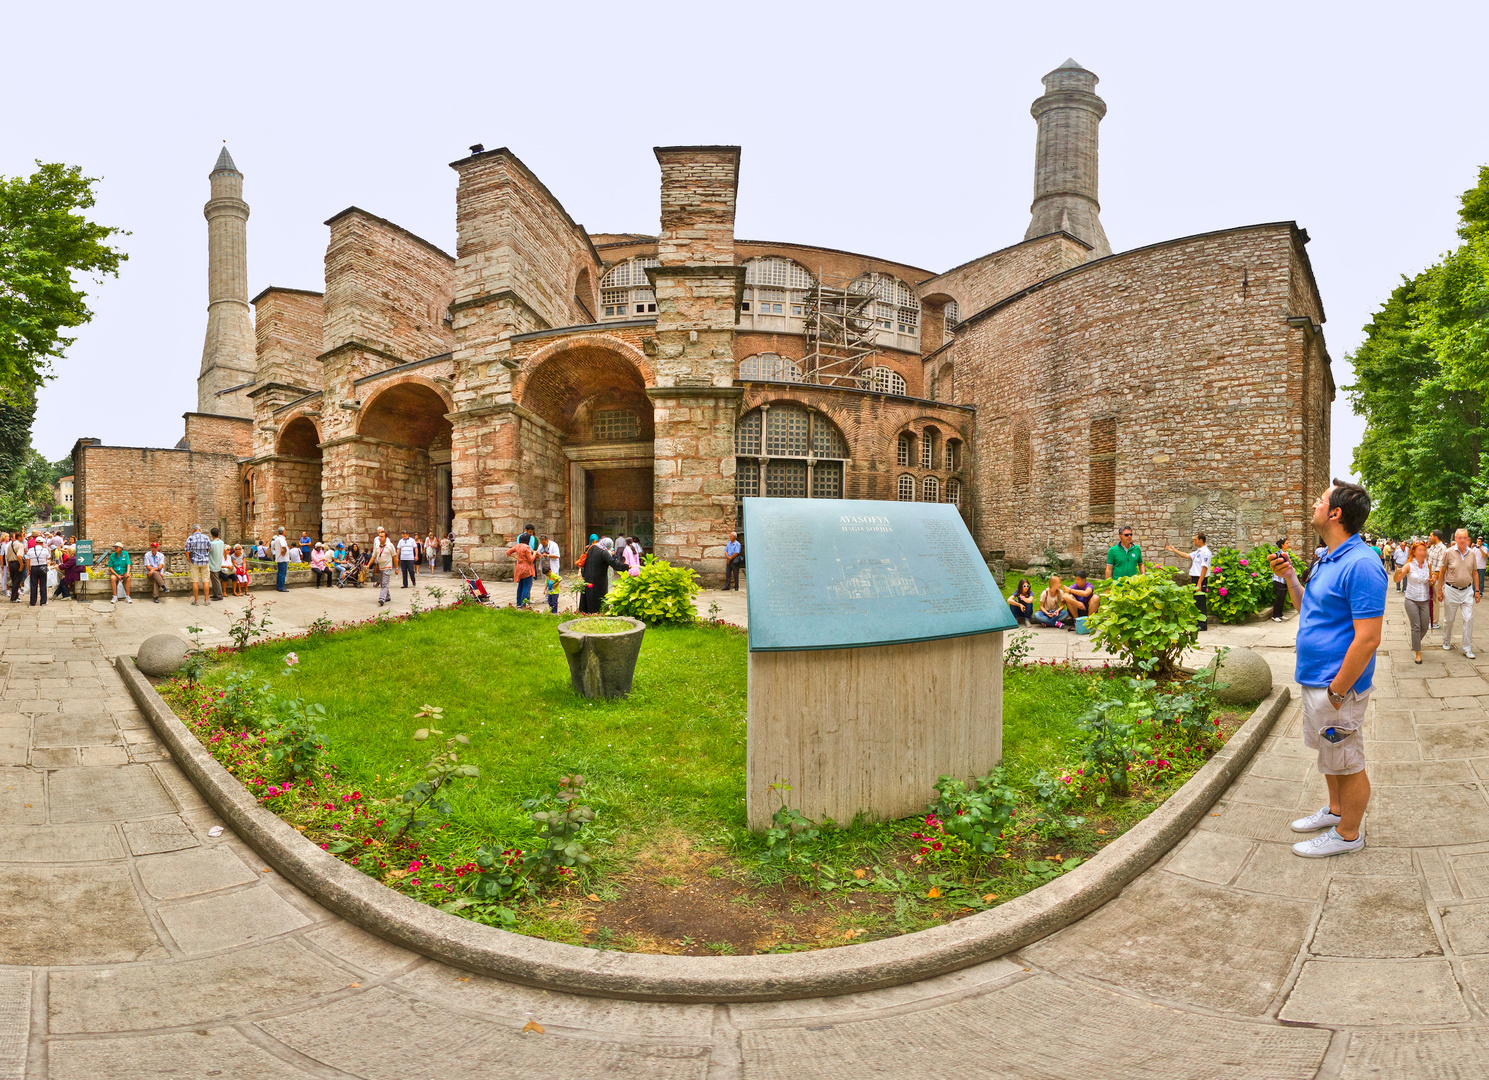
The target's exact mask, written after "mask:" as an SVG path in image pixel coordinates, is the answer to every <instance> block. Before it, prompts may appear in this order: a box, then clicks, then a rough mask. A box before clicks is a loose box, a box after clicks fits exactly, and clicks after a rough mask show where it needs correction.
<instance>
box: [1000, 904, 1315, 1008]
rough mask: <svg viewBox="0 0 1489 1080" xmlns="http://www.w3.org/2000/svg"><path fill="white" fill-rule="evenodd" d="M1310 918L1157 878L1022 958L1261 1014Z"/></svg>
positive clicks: (1157, 993)
mask: <svg viewBox="0 0 1489 1080" xmlns="http://www.w3.org/2000/svg"><path fill="white" fill-rule="evenodd" d="M1310 916H1311V907H1310V906H1309V905H1306V904H1302V903H1298V902H1296V901H1292V900H1284V899H1281V898H1277V897H1270V896H1256V895H1252V894H1249V893H1238V892H1236V891H1234V890H1231V889H1225V888H1222V887H1220V886H1216V885H1211V884H1208V883H1205V882H1200V881H1193V880H1191V879H1189V878H1183V877H1179V876H1177V875H1173V874H1159V875H1148V876H1145V877H1141V878H1138V880H1137V881H1135V882H1133V883H1132V884H1131V885H1129V886H1128V887H1127V888H1126V889H1124V890H1123V891H1122V894H1121V895H1120V896H1118V897H1117V898H1116V899H1115V900H1113V901H1111V902H1110V903H1108V904H1106V905H1105V906H1103V907H1101V908H1099V909H1098V910H1096V911H1095V912H1093V913H1092V914H1090V915H1088V916H1086V917H1085V918H1084V919H1082V920H1081V921H1080V922H1078V923H1075V924H1073V925H1072V926H1068V927H1066V928H1065V929H1064V930H1062V931H1060V932H1059V933H1058V934H1055V935H1054V936H1053V937H1050V938H1046V939H1045V940H1044V941H1042V942H1038V943H1036V944H1034V945H1032V946H1030V947H1029V948H1027V949H1024V950H1022V952H1021V955H1022V956H1023V957H1024V959H1026V960H1029V961H1032V962H1033V963H1036V964H1039V965H1040V966H1042V967H1047V968H1055V969H1057V970H1059V971H1060V972H1061V973H1072V974H1079V975H1085V976H1088V977H1090V978H1095V979H1100V980H1102V981H1103V982H1108V983H1112V984H1113V985H1117V986H1122V987H1126V988H1129V989H1132V990H1138V991H1140V992H1142V993H1145V994H1151V995H1153V996H1154V997H1158V998H1161V999H1163V1000H1166V1001H1173V1002H1179V1003H1185V1004H1194V1005H1201V1006H1204V1007H1206V1008H1214V1009H1222V1010H1225V1011H1227V1012H1234V1013H1242V1014H1250V1015H1259V1014H1261V1013H1262V1012H1264V1011H1265V1009H1266V1007H1267V1003H1268V1002H1270V1001H1271V1000H1272V997H1273V996H1274V995H1275V994H1276V993H1277V991H1278V990H1280V989H1281V988H1282V985H1283V982H1284V980H1285V979H1286V978H1287V975H1288V972H1289V970H1290V969H1291V968H1292V964H1293V958H1294V957H1296V956H1297V954H1298V950H1299V949H1300V948H1301V947H1302V944H1303V935H1304V934H1305V933H1306V932H1307V930H1308V923H1309V921H1310Z"/></svg>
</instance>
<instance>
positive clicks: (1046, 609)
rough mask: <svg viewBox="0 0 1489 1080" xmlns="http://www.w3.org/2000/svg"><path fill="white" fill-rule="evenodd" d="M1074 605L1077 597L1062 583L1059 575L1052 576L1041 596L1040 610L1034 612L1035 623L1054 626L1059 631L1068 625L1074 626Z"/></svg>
mask: <svg viewBox="0 0 1489 1080" xmlns="http://www.w3.org/2000/svg"><path fill="white" fill-rule="evenodd" d="M1074 603H1075V597H1074V596H1072V595H1071V594H1070V590H1069V589H1067V588H1066V587H1065V586H1064V584H1062V583H1061V581H1060V578H1059V575H1051V576H1050V583H1049V585H1048V586H1047V587H1046V588H1045V590H1044V592H1042V593H1040V594H1039V610H1038V611H1036V612H1034V621H1035V622H1037V623H1038V624H1039V625H1040V626H1053V627H1055V628H1057V629H1058V628H1060V627H1063V626H1065V625H1066V624H1067V623H1069V624H1073V623H1074V622H1075V615H1074V613H1073V612H1072V611H1071V606H1072V605H1073V604H1074Z"/></svg>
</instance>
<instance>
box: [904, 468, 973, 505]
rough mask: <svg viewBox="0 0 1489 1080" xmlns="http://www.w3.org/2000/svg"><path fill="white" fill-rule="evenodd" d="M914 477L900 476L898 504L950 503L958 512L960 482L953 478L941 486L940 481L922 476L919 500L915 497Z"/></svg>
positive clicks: (960, 497) (960, 490) (960, 496)
mask: <svg viewBox="0 0 1489 1080" xmlns="http://www.w3.org/2000/svg"><path fill="white" fill-rule="evenodd" d="M915 490H916V488H915V477H913V476H911V475H909V474H908V473H906V474H904V475H902V476H901V477H900V479H899V484H898V485H897V492H898V495H899V501H900V502H942V501H943V494H944V496H945V498H944V501H945V502H949V503H951V505H952V506H955V507H956V508H957V509H958V510H960V509H961V507H962V482H961V481H960V480H958V479H956V478H955V477H953V478H952V479H950V480H948V481H946V484H945V485H944V486H943V485H942V483H941V481H940V479H939V478H937V477H934V476H923V477H921V478H920V498H919V499H917V498H916V497H915Z"/></svg>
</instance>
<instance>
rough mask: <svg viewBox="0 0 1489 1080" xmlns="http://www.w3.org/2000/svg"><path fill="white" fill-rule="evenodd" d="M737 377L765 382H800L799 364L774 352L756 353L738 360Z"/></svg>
mask: <svg viewBox="0 0 1489 1080" xmlns="http://www.w3.org/2000/svg"><path fill="white" fill-rule="evenodd" d="M739 377H740V378H741V379H745V380H747V381H748V380H751V379H760V380H763V381H766V382H801V365H800V364H798V363H797V362H796V361H795V360H787V359H786V358H785V357H784V356H779V355H777V354H776V353H772V352H767V353H756V354H755V355H754V356H746V357H745V358H744V359H743V360H741V361H740V362H739Z"/></svg>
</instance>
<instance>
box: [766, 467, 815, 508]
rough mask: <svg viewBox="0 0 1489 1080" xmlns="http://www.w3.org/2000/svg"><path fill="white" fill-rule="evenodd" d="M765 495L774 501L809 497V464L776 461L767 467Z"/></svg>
mask: <svg viewBox="0 0 1489 1080" xmlns="http://www.w3.org/2000/svg"><path fill="white" fill-rule="evenodd" d="M765 494H766V496H767V497H768V498H772V499H804V498H806V495H807V463H806V462H805V461H791V460H790V459H786V460H775V459H772V460H771V461H769V462H767V463H766V466H765Z"/></svg>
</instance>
